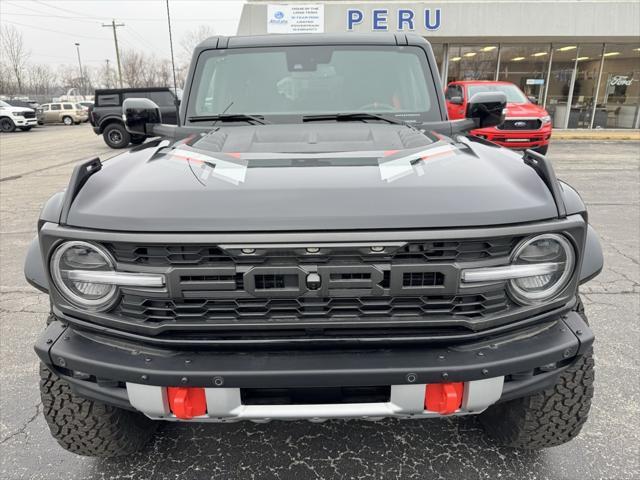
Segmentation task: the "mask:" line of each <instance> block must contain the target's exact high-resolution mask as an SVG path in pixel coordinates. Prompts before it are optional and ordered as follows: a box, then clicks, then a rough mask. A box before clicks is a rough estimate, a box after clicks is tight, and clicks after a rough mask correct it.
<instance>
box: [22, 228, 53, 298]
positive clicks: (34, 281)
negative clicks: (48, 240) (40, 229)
mask: <svg viewBox="0 0 640 480" xmlns="http://www.w3.org/2000/svg"><path fill="white" fill-rule="evenodd" d="M24 277H25V278H26V279H27V282H29V283H30V284H31V285H33V286H34V287H35V288H37V289H38V290H40V291H41V292H45V293H48V292H49V279H48V277H47V272H46V271H45V268H44V260H43V258H42V251H41V250H40V242H39V241H38V237H37V236H36V237H35V238H34V239H33V240H31V244H30V245H29V249H28V250H27V257H26V258H25V261H24Z"/></svg>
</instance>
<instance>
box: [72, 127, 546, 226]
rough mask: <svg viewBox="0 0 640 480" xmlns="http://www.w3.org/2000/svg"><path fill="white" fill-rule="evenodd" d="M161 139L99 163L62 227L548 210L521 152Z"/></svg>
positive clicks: (403, 136)
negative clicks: (100, 167)
mask: <svg viewBox="0 0 640 480" xmlns="http://www.w3.org/2000/svg"><path fill="white" fill-rule="evenodd" d="M162 144H164V145H166V146H165V147H162ZM162 144H161V145H160V146H158V145H157V144H153V143H152V144H149V145H148V146H142V148H140V147H139V148H137V149H134V150H133V151H131V152H128V153H125V154H122V155H119V156H117V157H115V158H113V159H110V160H109V161H107V162H105V164H104V166H103V168H102V170H101V171H99V172H97V173H95V174H94V175H92V176H91V177H90V178H89V179H88V181H87V182H86V184H85V185H84V187H83V188H82V189H81V191H80V192H79V193H78V195H77V196H76V198H75V200H74V201H73V204H72V205H71V208H70V211H69V215H68V217H67V222H66V223H67V224H68V225H71V226H75V227H81V228H91V229H100V230H120V231H145V232H147V231H148V232H150V231H156V232H183V231H190V232H234V231H292V230H299V231H301V230H310V231H313V230H353V229H412V228H436V227H464V226H486V225H500V224H511V223H521V222H530V221H536V220H543V219H549V218H553V217H555V216H556V215H557V210H556V207H555V204H554V201H553V198H552V196H551V194H550V193H549V190H548V189H547V187H546V186H545V184H544V183H543V182H542V180H541V179H540V178H539V177H538V176H537V174H536V173H535V172H534V171H533V170H532V169H531V168H530V167H528V166H526V165H525V164H524V162H523V161H522V159H521V155H518V154H516V153H513V152H510V151H508V150H506V149H502V148H500V147H496V146H495V145H492V144H488V143H483V142H478V141H473V140H469V139H467V138H466V137H459V138H456V139H454V140H452V139H448V138H436V137H431V136H425V135H422V134H420V133H419V132H416V131H415V130H412V129H410V128H408V127H405V126H399V125H386V124H368V123H356V122H348V123H347V122H344V123H322V124H303V125H266V126H235V127H225V128H220V129H218V130H217V131H215V132H213V133H209V134H204V135H202V136H197V137H193V138H191V139H190V140H189V141H187V142H176V143H174V144H172V145H170V144H169V142H168V141H164V142H163V143H162Z"/></svg>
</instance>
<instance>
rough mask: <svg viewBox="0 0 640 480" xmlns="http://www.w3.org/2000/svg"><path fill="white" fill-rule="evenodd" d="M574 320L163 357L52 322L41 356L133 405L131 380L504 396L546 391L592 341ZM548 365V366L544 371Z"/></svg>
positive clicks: (91, 391) (99, 392) (100, 394)
mask: <svg viewBox="0 0 640 480" xmlns="http://www.w3.org/2000/svg"><path fill="white" fill-rule="evenodd" d="M593 340H594V336H593V332H592V331H591V329H590V328H589V326H588V325H587V324H586V322H585V320H584V319H583V318H582V317H581V316H580V315H579V314H577V313H575V312H570V313H568V314H566V315H563V316H562V317H558V318H557V319H556V320H553V321H550V322H547V323H544V324H538V325H536V326H533V327H529V328H526V329H522V330H518V331H515V332H511V333H509V334H505V335H501V336H496V337H493V338H490V339H485V340H483V341H480V342H473V343H466V344H462V345H455V346H449V347H443V346H436V347H430V346H416V345H411V346H406V347H404V348H401V347H393V348H385V347H380V348H373V347H371V346H368V347H367V348H347V349H339V350H337V349H331V350H329V349H322V350H304V351H301V350H277V351H265V350H262V351H256V350H254V351H220V350H217V351H212V350H199V351H195V350H191V351H183V350H164V349H158V348H156V347H153V348H148V349H146V350H145V348H144V347H143V346H142V345H132V344H126V343H122V342H121V341H116V340H115V339H113V338H111V337H100V336H97V335H95V334H90V333H87V332H82V331H78V330H75V329H73V328H71V327H69V326H67V325H64V324H63V323H61V322H60V321H54V322H53V323H51V325H49V326H48V327H47V329H46V330H45V331H44V332H43V334H42V335H41V336H40V338H39V339H38V341H37V343H36V345H35V350H36V352H37V354H38V356H39V357H40V359H41V360H42V362H43V363H45V364H46V365H47V366H48V367H49V368H51V369H52V370H53V371H55V372H56V373H57V374H59V375H60V376H62V377H63V378H65V379H66V380H67V381H69V383H71V385H72V387H74V389H75V390H76V392H77V393H79V394H81V395H84V396H86V397H90V398H94V399H98V400H101V401H106V402H110V403H114V404H117V405H119V406H126V393H125V389H124V388H122V387H123V384H124V382H131V383H140V384H148V385H157V386H203V387H212V388H215V387H227V388H288V387H317V386H323V387H330V386H370V385H402V384H411V383H418V384H419V383H438V382H461V381H471V380H480V379H483V378H489V377H498V376H504V377H505V386H504V390H503V398H502V399H501V400H507V399H510V398H517V397H519V396H523V395H526V394H528V393H530V392H532V391H535V390H539V389H541V388H546V386H548V384H549V383H553V382H554V381H555V376H556V375H557V374H558V373H559V372H561V371H562V370H563V369H564V368H566V367H567V366H568V365H570V364H571V363H573V361H575V359H576V358H577V357H579V356H580V355H582V354H583V353H585V352H587V351H588V350H589V349H590V348H591V345H592V343H593ZM541 367H542V368H541Z"/></svg>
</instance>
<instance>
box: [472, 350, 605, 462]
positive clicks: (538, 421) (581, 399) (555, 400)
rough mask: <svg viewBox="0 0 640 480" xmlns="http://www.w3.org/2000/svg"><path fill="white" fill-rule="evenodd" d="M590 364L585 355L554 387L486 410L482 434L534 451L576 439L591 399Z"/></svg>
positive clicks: (481, 416) (588, 358) (591, 376)
mask: <svg viewBox="0 0 640 480" xmlns="http://www.w3.org/2000/svg"><path fill="white" fill-rule="evenodd" d="M593 379H594V361H593V354H592V352H589V353H587V354H585V355H583V356H581V357H580V358H578V360H576V362H575V363H574V364H573V365H571V367H569V368H567V369H566V370H565V371H564V372H562V374H560V376H559V377H558V381H557V382H556V384H555V385H554V386H553V387H551V388H548V389H547V390H544V391H542V392H539V393H536V394H533V395H530V396H528V397H524V398H518V399H515V400H511V401H509V402H505V403H499V404H497V405H493V406H491V407H489V408H488V409H487V410H486V411H485V412H484V413H482V414H481V415H480V422H481V423H482V426H483V427H484V429H485V431H486V432H487V433H488V434H489V435H491V436H492V437H494V438H495V439H497V440H498V441H499V442H500V443H501V444H503V445H505V446H508V447H514V448H523V449H527V450H538V449H541V448H547V447H555V446H557V445H561V444H563V443H566V442H568V441H569V440H571V439H572V438H574V437H576V436H577V435H578V434H579V433H580V430H581V429H582V426H583V425H584V423H585V422H586V421H587V417H588V414H589V409H590V408H591V399H592V397H593Z"/></svg>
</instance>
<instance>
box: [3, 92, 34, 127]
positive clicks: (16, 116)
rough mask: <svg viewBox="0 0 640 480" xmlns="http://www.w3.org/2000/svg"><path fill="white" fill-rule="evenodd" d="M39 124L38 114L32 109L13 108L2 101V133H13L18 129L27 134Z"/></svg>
mask: <svg viewBox="0 0 640 480" xmlns="http://www.w3.org/2000/svg"><path fill="white" fill-rule="evenodd" d="M37 124H38V120H37V119H36V112H35V111H34V110H33V109H31V108H24V107H12V106H11V105H9V104H8V103H7V102H3V101H2V100H0V131H2V132H13V131H14V130H15V129H16V128H19V129H20V130H24V131H25V132H26V131H28V130H31V127H35V126H36V125H37Z"/></svg>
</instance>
